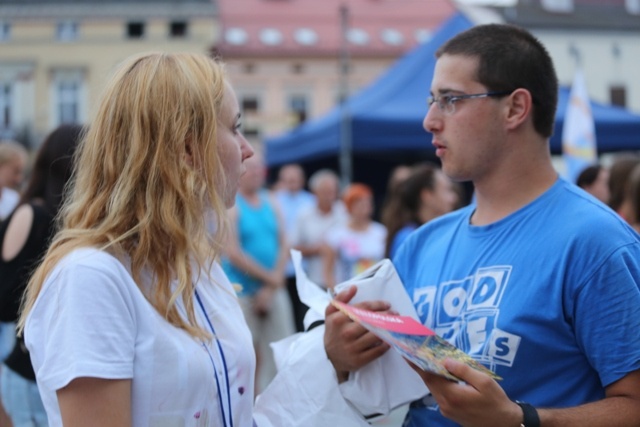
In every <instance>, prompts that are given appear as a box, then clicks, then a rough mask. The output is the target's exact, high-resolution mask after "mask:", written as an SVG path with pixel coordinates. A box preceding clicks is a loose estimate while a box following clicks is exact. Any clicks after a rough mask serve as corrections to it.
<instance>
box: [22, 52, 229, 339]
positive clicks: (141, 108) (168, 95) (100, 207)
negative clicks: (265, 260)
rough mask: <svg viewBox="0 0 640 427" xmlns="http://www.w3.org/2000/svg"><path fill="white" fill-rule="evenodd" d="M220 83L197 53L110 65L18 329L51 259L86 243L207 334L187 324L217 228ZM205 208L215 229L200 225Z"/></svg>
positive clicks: (215, 67) (220, 217)
mask: <svg viewBox="0 0 640 427" xmlns="http://www.w3.org/2000/svg"><path fill="white" fill-rule="evenodd" d="M225 82H226V79H225V76H224V72H223V68H222V65H221V64H219V63H217V62H216V61H215V60H213V59H211V58H209V57H207V56H204V55H199V54H190V53H177V54H167V53H149V54H144V55H140V56H136V57H133V58H130V59H128V60H126V61H125V62H124V63H123V64H122V65H121V66H120V67H119V68H118V69H117V71H116V73H115V75H114V77H113V78H112V79H111V81H110V82H109V84H108V85H107V88H106V90H105V92H104V94H103V98H102V101H101V102H100V104H99V107H98V110H97V113H96V117H95V120H94V121H93V123H92V125H91V126H90V127H89V130H88V132H87V134H86V135H85V137H84V138H83V140H82V141H81V143H80V146H79V149H78V154H77V158H76V171H75V174H74V178H73V180H72V185H71V187H70V191H69V194H68V197H67V198H66V201H65V203H64V205H63V207H62V210H61V214H60V216H59V221H60V222H61V229H60V232H59V233H58V234H57V235H56V237H55V239H54V240H53V242H52V244H51V246H50V248H49V250H48V252H47V254H46V255H45V258H44V260H43V262H42V263H41V265H40V266H39V267H38V269H37V270H36V271H35V273H34V274H33V276H32V278H31V280H30V282H29V285H28V287H27V292H26V294H25V299H24V302H23V307H24V308H23V311H22V314H21V317H20V321H19V327H20V328H21V329H22V328H24V324H25V319H26V317H27V315H28V314H29V312H30V310H31V308H32V307H33V304H34V302H35V300H36V298H37V296H38V294H39V293H40V291H41V289H42V284H43V282H44V280H45V279H46V277H47V275H48V274H49V273H50V272H51V270H52V269H53V268H54V267H55V265H56V264H57V263H58V262H59V261H60V260H61V259H62V258H63V257H64V256H65V255H67V254H68V253H70V252H71V251H73V250H74V249H77V248H80V247H96V248H99V249H102V250H108V251H109V253H112V254H114V255H116V256H119V257H122V256H125V257H128V258H129V259H130V261H131V272H132V276H133V279H134V281H135V282H136V283H137V284H138V286H141V283H142V279H143V277H142V276H143V272H144V275H145V277H146V274H148V273H150V276H151V277H153V283H152V287H151V290H150V291H149V292H147V293H145V295H147V298H148V299H149V301H150V303H151V304H152V305H153V306H154V307H155V308H156V310H157V311H158V312H159V313H160V314H161V315H163V316H164V317H165V318H166V319H167V321H168V322H170V323H171V324H173V325H175V326H176V327H179V328H182V329H184V330H186V331H187V332H188V333H189V334H191V335H192V336H197V337H208V336H209V334H207V332H206V331H205V330H203V329H201V328H200V327H198V326H197V323H196V321H195V314H194V308H193V298H192V297H193V292H194V282H195V281H196V280H197V276H198V275H199V274H200V273H201V271H208V270H209V267H210V265H211V264H210V263H211V262H213V260H215V258H216V256H217V254H219V253H220V249H221V243H220V242H221V241H222V239H223V232H224V231H225V230H226V223H225V218H226V216H225V211H226V208H225V205H224V201H223V196H222V194H223V191H224V190H223V189H224V188H225V185H226V183H225V177H224V174H223V172H222V164H221V160H220V158H219V156H218V151H217V141H216V128H217V125H218V118H219V114H220V108H221V105H222V101H223V95H224V87H225V84H226V83H225ZM189 151H192V152H189ZM189 156H191V157H192V158H193V159H194V162H193V163H195V165H190V164H189V163H188V162H187V160H186V159H187V157H189ZM209 209H212V211H213V212H214V215H211V216H212V218H209V219H210V220H213V221H215V224H214V227H215V229H216V230H217V231H216V233H215V236H212V234H211V233H208V232H207V224H206V221H207V218H206V216H205V212H206V211H207V210H209ZM173 280H176V281H177V288H175V289H174V290H173V291H172V288H171V282H172V281H173ZM77 286H90V284H89V283H81V284H80V283H78V284H77ZM180 297H182V300H183V301H184V306H185V309H186V312H187V320H186V321H185V320H184V319H183V318H182V317H181V316H180V314H179V313H178V310H177V308H176V305H175V302H176V300H177V299H179V298H180Z"/></svg>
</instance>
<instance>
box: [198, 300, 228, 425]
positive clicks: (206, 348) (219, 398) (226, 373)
mask: <svg viewBox="0 0 640 427" xmlns="http://www.w3.org/2000/svg"><path fill="white" fill-rule="evenodd" d="M195 294H196V300H198V305H199V306H200V309H201V310H202V313H203V314H204V317H205V319H207V323H208V324H209V328H210V329H211V333H213V338H214V339H215V341H216V344H217V346H218V351H219V352H220V357H221V358H222V366H223V367H224V379H225V382H226V386H227V405H228V408H229V426H230V427H233V414H232V413H231V389H230V388H229V370H228V369H227V361H226V359H225V357H224V351H222V346H221V345H220V340H219V339H218V337H217V336H216V331H215V329H213V324H212V323H211V320H210V319H209V315H208V314H207V310H205V309H204V305H203V304H202V300H201V299H200V295H198V291H195ZM202 345H203V347H204V348H205V350H207V354H208V355H209V359H211V364H212V365H213V373H214V374H215V376H216V387H217V388H218V400H219V402H220V411H222V422H223V423H224V425H225V427H226V425H227V417H226V416H225V412H224V404H223V403H222V390H221V389H220V380H219V379H218V369H216V364H215V363H214V361H213V356H212V355H211V352H209V348H208V347H207V345H206V344H205V343H204V342H203V343H202Z"/></svg>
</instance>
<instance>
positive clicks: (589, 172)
mask: <svg viewBox="0 0 640 427" xmlns="http://www.w3.org/2000/svg"><path fill="white" fill-rule="evenodd" d="M601 170H602V166H601V165H591V166H587V167H586V168H584V169H583V170H582V172H580V175H578V179H577V180H576V185H577V186H578V187H580V188H585V187H587V186H589V185H592V184H593V183H594V182H596V179H598V175H599V174H600V171H601Z"/></svg>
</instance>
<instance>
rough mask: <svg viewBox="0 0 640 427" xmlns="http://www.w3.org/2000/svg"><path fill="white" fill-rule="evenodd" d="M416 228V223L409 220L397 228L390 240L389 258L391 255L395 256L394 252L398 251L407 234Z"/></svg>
mask: <svg viewBox="0 0 640 427" xmlns="http://www.w3.org/2000/svg"><path fill="white" fill-rule="evenodd" d="M416 228H418V225H417V224H416V223H415V222H411V223H409V224H407V225H405V226H404V227H402V228H401V229H400V230H398V232H397V233H396V235H395V236H393V240H392V241H391V248H389V258H391V259H393V257H394V256H396V252H398V249H400V247H401V246H402V244H403V243H404V241H405V240H407V237H409V235H410V234H411V233H413V232H414V231H415V230H416Z"/></svg>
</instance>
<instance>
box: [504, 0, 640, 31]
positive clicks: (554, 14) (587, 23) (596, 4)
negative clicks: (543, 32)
mask: <svg viewBox="0 0 640 427" xmlns="http://www.w3.org/2000/svg"><path fill="white" fill-rule="evenodd" d="M544 4H546V5H547V6H546V7H545V6H544ZM550 4H557V5H559V7H558V9H557V11H553V10H551V9H552V8H551V7H549V6H548V5H550ZM630 4H631V2H629V5H630ZM563 6H567V7H566V8H565V11H562V9H563ZM637 9H638V10H633V9H632V8H630V7H629V6H627V2H626V1H625V0H572V1H571V0H519V1H518V2H517V4H516V5H515V6H512V7H505V8H496V10H498V11H499V12H500V13H501V14H502V15H503V17H504V19H505V20H506V21H507V22H509V23H512V24H516V25H519V26H522V27H525V28H529V29H562V30H613V31H640V4H639V5H638V8H637Z"/></svg>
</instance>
